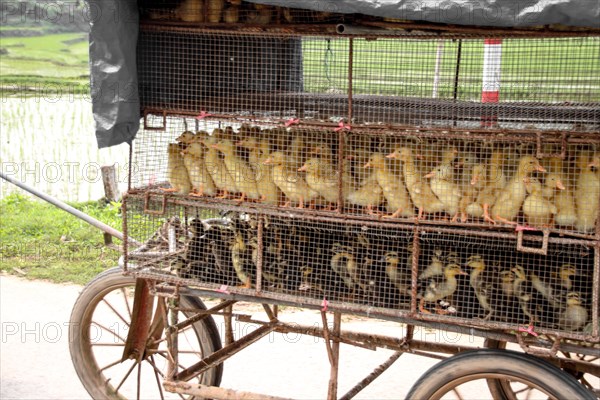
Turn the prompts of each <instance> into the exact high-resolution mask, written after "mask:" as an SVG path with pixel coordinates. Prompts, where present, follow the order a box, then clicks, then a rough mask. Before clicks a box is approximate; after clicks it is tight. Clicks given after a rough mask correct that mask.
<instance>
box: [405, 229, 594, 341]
mask: <svg viewBox="0 0 600 400" xmlns="http://www.w3.org/2000/svg"><path fill="white" fill-rule="evenodd" d="M534 238H535V237H534ZM532 239H533V238H531V237H530V241H529V242H528V243H527V246H532V247H534V246H539V243H537V244H536V243H535V242H534V241H532ZM537 239H541V238H540V237H537ZM420 244H421V247H420V264H419V275H418V282H417V283H418V295H417V297H418V300H419V307H418V308H419V312H420V313H424V314H429V313H437V314H441V315H451V316H454V317H457V318H466V319H475V320H478V321H489V322H491V323H494V322H495V323H507V324H518V325H520V326H521V327H529V328H528V329H535V328H534V327H538V328H542V329H544V328H545V329H550V330H558V331H587V332H588V334H589V333H591V330H592V326H593V325H592V315H593V312H592V310H596V307H597V305H594V304H593V303H594V302H593V291H594V285H593V276H594V265H595V252H594V248H593V247H592V246H589V245H588V246H586V245H583V244H579V245H578V244H573V243H571V244H565V243H552V242H551V243H550V244H549V246H548V251H547V254H546V255H541V254H534V253H524V252H521V251H518V250H517V249H516V246H515V240H514V239H505V238H500V237H492V236H476V235H474V234H467V235H465V234H464V233H448V234H441V233H439V232H433V231H430V232H423V233H422V234H421V236H420ZM595 312H597V310H596V311H595ZM522 329H523V328H522Z"/></svg>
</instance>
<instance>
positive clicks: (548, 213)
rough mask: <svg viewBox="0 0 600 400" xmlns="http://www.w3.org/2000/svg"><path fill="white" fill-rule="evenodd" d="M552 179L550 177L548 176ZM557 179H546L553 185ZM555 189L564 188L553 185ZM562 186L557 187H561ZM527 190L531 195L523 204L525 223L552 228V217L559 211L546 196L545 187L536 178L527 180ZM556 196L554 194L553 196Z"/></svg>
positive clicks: (527, 178)
mask: <svg viewBox="0 0 600 400" xmlns="http://www.w3.org/2000/svg"><path fill="white" fill-rule="evenodd" d="M548 177H550V175H549V176H548ZM554 180H555V179H554V178H552V179H548V178H546V182H547V183H548V184H551V183H552V182H553V181H554ZM552 184H554V186H555V187H562V188H564V186H562V183H560V181H558V183H552ZM559 184H560V186H557V185H559ZM525 188H526V189H527V192H528V193H529V196H527V198H526V199H525V201H524V202H523V215H525V221H527V223H528V224H529V225H533V226H542V227H550V226H551V223H552V217H553V216H554V215H556V213H557V212H558V209H557V208H556V206H555V205H554V203H553V202H552V201H550V200H549V199H548V198H547V197H545V196H544V189H545V188H544V187H542V184H541V183H540V182H539V181H538V180H537V179H534V178H531V177H526V178H525ZM552 196H554V194H552Z"/></svg>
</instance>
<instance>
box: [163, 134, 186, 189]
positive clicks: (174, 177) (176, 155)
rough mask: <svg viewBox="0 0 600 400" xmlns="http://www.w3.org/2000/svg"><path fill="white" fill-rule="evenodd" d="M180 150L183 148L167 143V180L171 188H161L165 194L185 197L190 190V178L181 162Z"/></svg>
mask: <svg viewBox="0 0 600 400" xmlns="http://www.w3.org/2000/svg"><path fill="white" fill-rule="evenodd" d="M182 150H183V148H182V146H181V144H179V143H169V145H168V146H167V156H168V159H167V179H168V180H169V184H171V188H170V189H164V188H161V189H162V190H163V191H165V192H176V193H180V194H183V195H187V194H189V193H190V191H191V190H192V183H191V182H190V176H189V175H188V171H187V169H186V168H185V164H184V162H183V155H182V154H181V151H182Z"/></svg>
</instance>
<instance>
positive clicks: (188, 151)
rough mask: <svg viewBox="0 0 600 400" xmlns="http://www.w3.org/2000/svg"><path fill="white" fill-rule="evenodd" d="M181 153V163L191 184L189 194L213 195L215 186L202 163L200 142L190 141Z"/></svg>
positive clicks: (215, 190) (202, 150)
mask: <svg viewBox="0 0 600 400" xmlns="http://www.w3.org/2000/svg"><path fill="white" fill-rule="evenodd" d="M182 153H183V163H184V164H185V168H186V169H187V172H188V175H189V177H190V182H191V184H192V191H191V193H190V196H199V197H201V196H214V195H215V194H216V193H217V187H216V186H215V183H214V182H213V180H212V178H211V177H210V174H209V173H208V170H207V169H206V165H205V164H204V148H203V146H202V143H200V142H197V141H192V142H191V143H190V144H188V146H187V147H186V148H185V149H184V150H183V151H182Z"/></svg>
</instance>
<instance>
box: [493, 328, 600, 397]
mask: <svg viewBox="0 0 600 400" xmlns="http://www.w3.org/2000/svg"><path fill="white" fill-rule="evenodd" d="M483 346H484V347H485V348H488V349H506V342H504V341H501V340H495V339H486V340H485V342H484V343H483ZM569 375H571V376H573V374H571V373H569ZM574 378H575V380H577V378H576V377H574ZM577 381H578V380H577ZM487 384H488V388H489V389H490V393H491V394H492V395H493V397H494V399H498V400H512V399H514V398H515V396H514V395H512V390H511V391H510V394H507V392H508V388H507V387H506V386H505V385H503V384H502V382H500V381H498V380H497V379H488V382H487ZM594 389H596V390H597V388H594Z"/></svg>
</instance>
